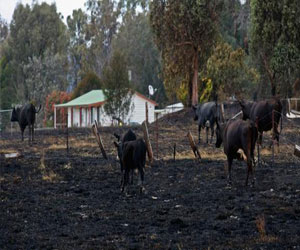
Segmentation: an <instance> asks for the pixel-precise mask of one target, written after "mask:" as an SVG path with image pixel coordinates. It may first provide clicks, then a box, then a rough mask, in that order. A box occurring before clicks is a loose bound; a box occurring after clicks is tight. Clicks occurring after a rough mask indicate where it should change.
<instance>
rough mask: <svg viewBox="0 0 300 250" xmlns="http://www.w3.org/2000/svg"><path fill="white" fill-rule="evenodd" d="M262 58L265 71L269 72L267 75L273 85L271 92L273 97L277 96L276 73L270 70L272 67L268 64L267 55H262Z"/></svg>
mask: <svg viewBox="0 0 300 250" xmlns="http://www.w3.org/2000/svg"><path fill="white" fill-rule="evenodd" d="M261 58H262V60H263V63H264V66H265V69H266V71H267V75H268V77H269V80H270V83H271V92H272V96H275V95H276V83H275V74H274V72H272V70H271V69H270V66H269V64H268V61H267V57H266V55H265V54H263V53H261Z"/></svg>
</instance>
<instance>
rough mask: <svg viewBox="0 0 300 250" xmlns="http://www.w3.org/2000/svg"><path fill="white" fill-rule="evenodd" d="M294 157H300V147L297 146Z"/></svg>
mask: <svg viewBox="0 0 300 250" xmlns="http://www.w3.org/2000/svg"><path fill="white" fill-rule="evenodd" d="M294 155H296V156H298V157H300V146H298V145H295V150H294Z"/></svg>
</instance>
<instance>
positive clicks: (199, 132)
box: [198, 124, 201, 144]
mask: <svg viewBox="0 0 300 250" xmlns="http://www.w3.org/2000/svg"><path fill="white" fill-rule="evenodd" d="M200 134H201V125H200V124H199V125H198V143H199V144H200V141H201V140H200Z"/></svg>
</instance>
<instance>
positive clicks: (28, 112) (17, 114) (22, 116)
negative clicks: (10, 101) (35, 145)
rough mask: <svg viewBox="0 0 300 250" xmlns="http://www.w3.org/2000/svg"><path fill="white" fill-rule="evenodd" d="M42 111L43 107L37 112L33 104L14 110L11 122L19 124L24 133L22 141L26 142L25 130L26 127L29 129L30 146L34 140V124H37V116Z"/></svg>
mask: <svg viewBox="0 0 300 250" xmlns="http://www.w3.org/2000/svg"><path fill="white" fill-rule="evenodd" d="M40 110H41V105H40V107H39V110H38V111H36V109H35V106H34V105H33V104H31V103H29V104H26V105H25V106H23V107H17V108H13V111H12V114H11V119H10V121H11V122H18V123H19V126H20V129H21V133H22V141H23V140H24V130H25V128H26V126H27V125H28V127H29V144H30V141H32V142H33V140H34V123H35V116H36V113H38V112H39V111H40Z"/></svg>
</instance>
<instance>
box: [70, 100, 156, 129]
mask: <svg viewBox="0 0 300 250" xmlns="http://www.w3.org/2000/svg"><path fill="white" fill-rule="evenodd" d="M132 98H133V104H134V108H133V110H132V111H131V112H130V113H129V115H128V116H127V118H126V119H125V122H126V123H130V122H137V123H139V124H141V123H142V122H143V121H145V120H146V110H145V103H146V102H147V100H145V99H144V98H141V97H140V96H138V95H133V97H132ZM154 109H155V106H154V104H152V103H150V102H148V115H149V118H148V119H149V122H150V123H151V122H154V120H155V119H154ZM81 110H82V123H81V127H91V126H92V124H93V123H94V121H95V120H97V122H98V123H99V124H100V125H101V126H111V125H112V119H111V117H110V116H108V115H107V114H106V113H105V111H104V107H103V106H101V107H99V119H98V117H97V108H95V107H92V108H86V107H83V108H82V109H81ZM92 110H93V111H92ZM91 111H92V112H91ZM68 126H69V127H71V126H72V127H80V109H79V108H78V107H73V124H72V125H71V108H70V107H69V108H68Z"/></svg>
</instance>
